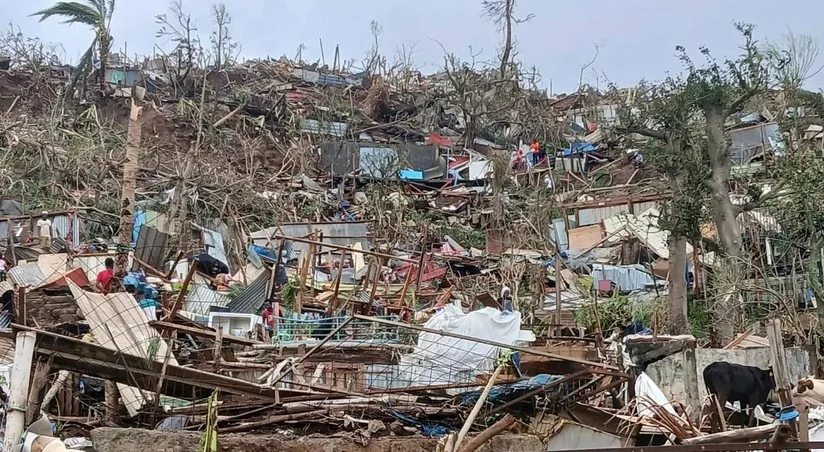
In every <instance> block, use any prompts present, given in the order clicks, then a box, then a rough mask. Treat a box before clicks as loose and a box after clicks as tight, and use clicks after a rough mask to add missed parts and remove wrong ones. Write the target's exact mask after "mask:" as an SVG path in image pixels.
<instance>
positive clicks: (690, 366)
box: [684, 341, 701, 424]
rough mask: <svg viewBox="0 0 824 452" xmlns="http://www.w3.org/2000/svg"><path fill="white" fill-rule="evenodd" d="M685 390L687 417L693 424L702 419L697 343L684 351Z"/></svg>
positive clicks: (693, 342) (690, 343)
mask: <svg viewBox="0 0 824 452" xmlns="http://www.w3.org/2000/svg"><path fill="white" fill-rule="evenodd" d="M684 390H685V392H686V402H687V416H688V417H689V419H690V421H691V422H692V423H693V424H697V423H698V420H699V419H700V418H701V394H699V392H698V363H697V362H696V359H695V341H690V342H689V343H688V344H687V348H686V349H685V350H684Z"/></svg>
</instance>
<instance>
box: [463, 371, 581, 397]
mask: <svg viewBox="0 0 824 452" xmlns="http://www.w3.org/2000/svg"><path fill="white" fill-rule="evenodd" d="M562 378H564V376H563V375H549V374H539V375H536V376H534V377H532V378H530V379H529V380H523V381H519V382H516V383H511V384H507V385H498V386H494V387H493V388H492V390H491V391H489V396H488V398H487V400H488V402H489V403H492V404H496V403H506V402H508V401H510V400H514V399H516V398H518V397H519V396H521V395H522V394H525V393H527V392H529V391H534V390H535V389H539V388H542V387H544V386H547V385H550V384H552V383H554V382H556V381H558V380H560V379H562ZM565 386H566V385H565V384H560V385H558V386H553V387H552V388H549V392H551V393H557V392H560V391H562V390H565V389H566V388H565ZM482 392H483V391H472V392H466V393H463V394H461V395H459V396H458V402H459V403H460V404H461V405H474V404H475V402H477V401H478V397H480V396H481V393H482Z"/></svg>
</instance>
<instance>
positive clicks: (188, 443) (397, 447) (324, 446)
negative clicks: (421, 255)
mask: <svg viewBox="0 0 824 452" xmlns="http://www.w3.org/2000/svg"><path fill="white" fill-rule="evenodd" d="M199 441H200V435H198V434H197V433H177V432H159V431H156V430H141V429H130V428H96V429H94V430H92V442H93V443H94V449H95V451H96V452H123V451H153V452H154V451H160V452H164V451H174V452H199V451H200V448H199V447H198V443H199ZM437 443H438V440H437V439H431V438H424V437H420V436H409V437H397V436H386V437H381V438H373V439H372V440H371V441H370V442H369V444H368V445H367V446H366V447H364V446H361V445H360V444H358V443H356V442H355V441H354V440H353V439H352V434H351V433H341V434H340V435H335V436H322V435H312V436H291V437H284V436H275V435H252V434H228V435H220V437H219V441H218V450H219V451H220V452H274V451H280V452H287V451H291V452H431V451H433V450H435V447H436V445H437ZM507 450H514V451H518V452H542V451H544V450H546V448H545V446H544V445H543V444H541V441H540V440H539V439H538V438H537V437H535V436H530V435H498V436H496V437H494V438H492V440H490V441H489V442H488V443H486V444H485V445H484V446H483V447H481V448H480V449H478V452H496V451H507Z"/></svg>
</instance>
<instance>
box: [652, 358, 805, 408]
mask: <svg viewBox="0 0 824 452" xmlns="http://www.w3.org/2000/svg"><path fill="white" fill-rule="evenodd" d="M786 353H787V368H788V370H789V373H790V381H792V382H795V381H797V380H799V379H801V378H804V377H807V376H809V375H811V374H813V373H814V372H815V353H814V351H812V350H811V348H808V347H791V348H787V349H786ZM695 361H696V367H697V368H698V393H699V395H700V396H701V397H704V396H706V395H707V389H706V387H704V377H703V376H702V375H703V373H704V368H705V367H707V366H708V365H710V364H711V363H714V362H716V361H726V362H728V363H734V364H743V365H746V366H756V367H760V368H762V369H766V368H768V367H770V349H769V348H766V347H764V348H750V349H737V350H723V349H711V348H699V349H696V350H695ZM683 366H684V352H681V353H676V354H675V355H671V356H668V357H666V358H664V359H662V360H661V361H658V362H655V363H653V364H650V365H649V366H648V367H647V375H649V377H650V378H651V379H652V380H653V381H654V382H655V383H656V384H657V385H658V387H659V388H661V391H662V392H663V393H664V395H665V396H667V398H669V399H670V400H673V399H674V400H677V401H679V402H684V401H685V392H684V368H683Z"/></svg>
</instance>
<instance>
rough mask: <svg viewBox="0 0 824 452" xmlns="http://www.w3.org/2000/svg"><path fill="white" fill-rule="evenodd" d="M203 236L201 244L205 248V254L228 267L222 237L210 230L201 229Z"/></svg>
mask: <svg viewBox="0 0 824 452" xmlns="http://www.w3.org/2000/svg"><path fill="white" fill-rule="evenodd" d="M200 232H201V234H203V244H204V245H205V246H206V252H207V253H208V254H209V256H212V257H214V258H215V259H217V260H219V261H221V262H223V263H224V264H226V265H227V266H228V265H229V258H228V257H227V256H226V249H225V247H224V246H223V235H222V234H221V233H219V232H217V231H213V230H211V229H206V228H201V230H200Z"/></svg>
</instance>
